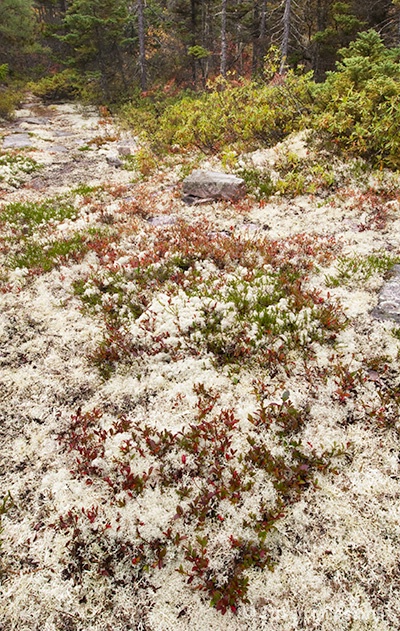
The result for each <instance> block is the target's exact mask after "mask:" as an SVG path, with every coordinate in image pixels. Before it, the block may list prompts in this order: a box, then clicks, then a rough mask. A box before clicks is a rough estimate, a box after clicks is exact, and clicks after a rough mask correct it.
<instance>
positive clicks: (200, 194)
mask: <svg viewBox="0 0 400 631" xmlns="http://www.w3.org/2000/svg"><path fill="white" fill-rule="evenodd" d="M183 195H184V197H183V199H184V201H185V198H188V200H193V198H197V199H210V200H215V199H227V200H237V199H241V198H242V197H244V196H245V195H246V185H245V182H244V180H242V178H240V177H237V176H236V175H230V174H228V173H220V172H219V171H193V173H192V174H191V175H189V177H187V178H186V179H185V180H184V181H183ZM192 203H193V202H192Z"/></svg>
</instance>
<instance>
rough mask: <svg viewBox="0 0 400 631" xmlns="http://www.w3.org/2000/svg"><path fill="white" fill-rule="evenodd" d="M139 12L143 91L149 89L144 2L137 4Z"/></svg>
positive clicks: (141, 0)
mask: <svg viewBox="0 0 400 631" xmlns="http://www.w3.org/2000/svg"><path fill="white" fill-rule="evenodd" d="M137 12H138V35H139V71H140V86H141V88H142V90H143V91H144V90H146V89H147V67H146V35H145V25H144V0H138V2H137Z"/></svg>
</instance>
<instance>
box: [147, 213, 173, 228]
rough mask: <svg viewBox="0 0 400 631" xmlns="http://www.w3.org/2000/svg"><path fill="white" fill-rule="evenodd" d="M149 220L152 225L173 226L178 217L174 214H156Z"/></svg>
mask: <svg viewBox="0 0 400 631" xmlns="http://www.w3.org/2000/svg"><path fill="white" fill-rule="evenodd" d="M147 221H148V223H149V224H150V225H152V226H173V225H174V224H175V223H176V221H177V219H176V217H174V216H173V215H154V216H153V217H149V218H148V220H147Z"/></svg>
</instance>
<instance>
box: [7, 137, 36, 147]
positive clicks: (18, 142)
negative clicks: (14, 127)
mask: <svg viewBox="0 0 400 631" xmlns="http://www.w3.org/2000/svg"><path fill="white" fill-rule="evenodd" d="M33 144H34V143H33V141H32V138H31V137H30V136H29V134H12V135H11V136H6V137H5V138H4V140H3V149H21V148H23V147H33Z"/></svg>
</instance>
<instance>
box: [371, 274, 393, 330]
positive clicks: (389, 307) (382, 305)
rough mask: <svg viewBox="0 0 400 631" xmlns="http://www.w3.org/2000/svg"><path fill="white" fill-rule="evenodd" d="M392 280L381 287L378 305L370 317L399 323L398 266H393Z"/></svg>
mask: <svg viewBox="0 0 400 631" xmlns="http://www.w3.org/2000/svg"><path fill="white" fill-rule="evenodd" d="M392 274H393V276H392V278H391V279H390V280H389V281H388V282H387V283H385V284H384V285H383V287H382V289H381V290H380V292H379V295H378V304H377V306H376V307H375V308H374V309H373V310H372V312H371V315H372V316H373V317H374V318H376V319H377V320H394V321H395V322H400V265H394V266H393V269H392Z"/></svg>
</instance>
